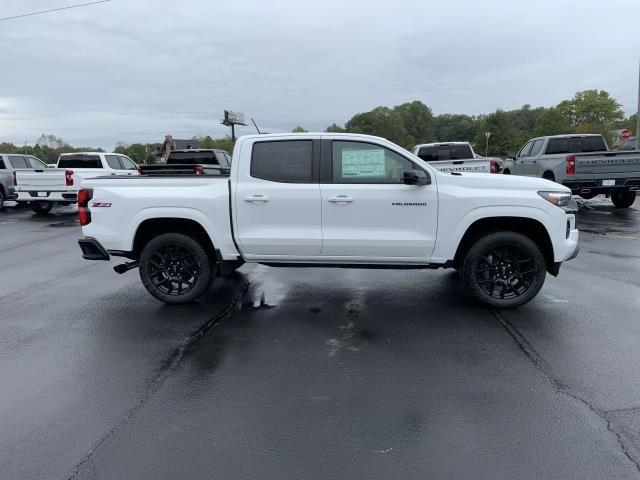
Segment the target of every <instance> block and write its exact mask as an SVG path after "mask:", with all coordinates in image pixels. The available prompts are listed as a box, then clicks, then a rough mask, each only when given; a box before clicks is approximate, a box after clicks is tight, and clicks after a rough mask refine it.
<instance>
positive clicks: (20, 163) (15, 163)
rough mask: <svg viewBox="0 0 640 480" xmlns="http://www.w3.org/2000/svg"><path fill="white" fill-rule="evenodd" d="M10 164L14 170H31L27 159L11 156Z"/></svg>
mask: <svg viewBox="0 0 640 480" xmlns="http://www.w3.org/2000/svg"><path fill="white" fill-rule="evenodd" d="M9 163H10V164H11V166H12V167H13V168H31V165H29V164H28V163H27V159H26V158H24V157H22V156H18V155H9Z"/></svg>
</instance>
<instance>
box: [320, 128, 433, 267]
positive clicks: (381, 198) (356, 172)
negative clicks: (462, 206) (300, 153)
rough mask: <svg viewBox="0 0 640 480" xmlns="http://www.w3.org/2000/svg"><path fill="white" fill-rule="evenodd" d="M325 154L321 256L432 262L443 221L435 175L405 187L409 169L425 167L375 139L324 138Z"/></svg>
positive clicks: (394, 261)
mask: <svg viewBox="0 0 640 480" xmlns="http://www.w3.org/2000/svg"><path fill="white" fill-rule="evenodd" d="M322 152H323V153H322V171H321V176H322V177H321V184H320V189H321V193H322V232H323V245H322V256H326V257H343V258H342V259H344V260H345V261H348V260H349V258H347V257H360V258H361V259H362V261H368V262H388V263H397V262H402V261H403V259H404V260H406V261H408V259H409V258H413V259H420V260H422V261H425V262H426V261H428V259H429V258H430V257H431V253H432V252H433V248H434V246H435V239H436V229H437V225H438V194H437V187H436V184H435V179H434V178H433V175H431V176H432V183H431V184H430V185H423V186H415V185H405V184H404V182H403V176H404V172H405V171H407V170H424V168H423V167H422V166H420V165H418V164H416V163H415V162H413V161H412V160H411V159H410V158H408V157H405V156H403V155H401V154H399V153H398V152H395V151H392V150H390V149H388V148H385V147H383V146H381V145H378V144H374V143H367V142H362V141H343V140H323V143H322ZM426 173H427V174H429V173H428V172H426Z"/></svg>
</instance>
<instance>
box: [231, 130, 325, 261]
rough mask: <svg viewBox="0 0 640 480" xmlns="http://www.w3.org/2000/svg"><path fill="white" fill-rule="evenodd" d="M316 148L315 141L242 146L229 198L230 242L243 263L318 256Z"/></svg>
mask: <svg viewBox="0 0 640 480" xmlns="http://www.w3.org/2000/svg"><path fill="white" fill-rule="evenodd" d="M319 147H320V143H319V140H293V139H291V140H270V141H260V140H255V141H254V142H253V143H252V144H250V143H245V144H243V145H242V149H243V152H242V153H241V155H242V158H243V161H241V162H239V165H238V174H237V176H236V184H235V192H234V196H233V198H234V202H235V215H234V221H235V231H236V238H237V239H238V243H239V244H240V248H241V250H242V252H243V254H244V255H245V256H246V257H247V258H250V259H274V260H283V259H296V258H299V259H303V258H309V257H317V256H319V255H320V249H321V248H322V229H321V214H320V187H319V184H318V169H319V155H320V151H319ZM245 149H250V151H247V150H245ZM245 159H246V160H247V161H245Z"/></svg>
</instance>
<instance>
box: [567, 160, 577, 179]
mask: <svg viewBox="0 0 640 480" xmlns="http://www.w3.org/2000/svg"><path fill="white" fill-rule="evenodd" d="M566 161H567V175H575V174H576V157H575V155H567V158H566Z"/></svg>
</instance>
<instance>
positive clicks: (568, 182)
mask: <svg viewBox="0 0 640 480" xmlns="http://www.w3.org/2000/svg"><path fill="white" fill-rule="evenodd" d="M509 157H510V158H508V159H507V161H506V162H505V164H504V166H503V170H502V173H505V174H512V175H526V176H531V177H542V178H546V179H548V180H551V181H554V182H558V183H561V184H562V185H565V186H566V187H569V188H570V189H571V191H572V192H573V194H574V195H580V196H581V197H582V198H586V199H590V198H593V197H595V196H596V195H598V194H605V195H607V196H610V197H611V201H612V202H613V205H614V206H615V207H617V208H627V207H630V206H631V205H633V202H634V201H635V199H636V193H637V192H638V190H640V151H638V150H631V151H628V150H627V151H625V150H620V151H610V150H609V148H608V146H607V143H606V142H605V140H604V138H602V135H595V134H584V135H582V134H572V135H554V136H548V137H537V138H532V139H531V140H529V141H528V142H527V143H526V144H525V145H524V146H523V147H522V148H521V149H520V151H519V152H518V153H517V154H515V155H514V154H511V155H509Z"/></svg>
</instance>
